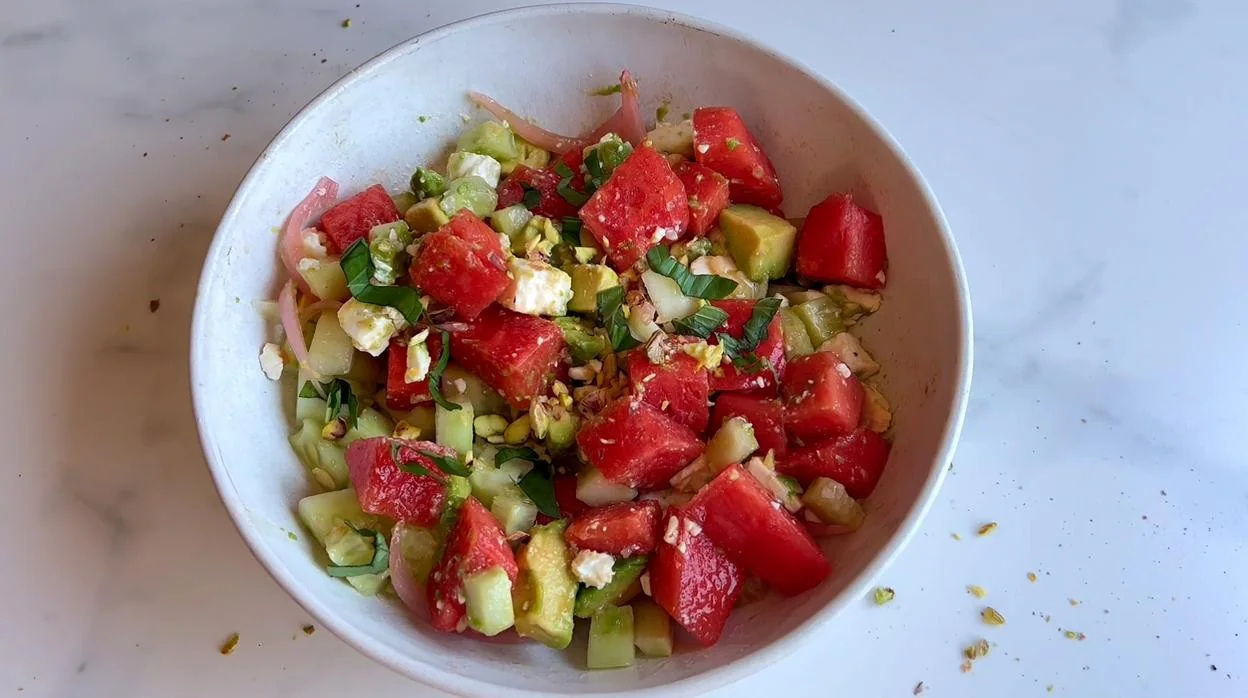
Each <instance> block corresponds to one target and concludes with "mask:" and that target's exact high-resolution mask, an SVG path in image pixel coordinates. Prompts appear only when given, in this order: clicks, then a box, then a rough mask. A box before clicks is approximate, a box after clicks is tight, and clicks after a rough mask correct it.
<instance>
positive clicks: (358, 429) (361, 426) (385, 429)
mask: <svg viewBox="0 0 1248 698" xmlns="http://www.w3.org/2000/svg"><path fill="white" fill-rule="evenodd" d="M393 433H394V422H392V421H391V420H390V418H389V417H387V416H386V415H384V414H382V413H380V412H378V411H377V410H375V409H373V408H371V407H366V408H364V409H362V410H360V418H359V419H358V420H356V422H355V426H354V427H352V428H351V429H348V430H347V435H346V436H344V437H342V445H343V447H344V448H345V447H347V446H350V445H351V444H353V443H355V442H356V441H359V440H360V439H371V438H373V437H375V436H390V435H391V434H393Z"/></svg>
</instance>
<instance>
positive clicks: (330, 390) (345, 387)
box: [299, 378, 360, 429]
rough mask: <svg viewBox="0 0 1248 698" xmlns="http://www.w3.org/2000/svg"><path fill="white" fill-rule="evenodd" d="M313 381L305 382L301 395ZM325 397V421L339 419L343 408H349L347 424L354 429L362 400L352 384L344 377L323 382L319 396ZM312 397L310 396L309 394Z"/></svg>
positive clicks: (357, 421)
mask: <svg viewBox="0 0 1248 698" xmlns="http://www.w3.org/2000/svg"><path fill="white" fill-rule="evenodd" d="M310 385H311V383H310V382H309V383H305V384H304V386H303V390H300V391H299V394H300V396H303V393H304V392H305V391H307V389H308V387H309V386H310ZM322 395H323V396H324V398H325V421H326V422H328V421H331V420H334V419H338V417H339V415H340V413H341V412H342V408H343V407H346V408H347V426H348V427H349V428H351V429H354V428H355V426H356V424H358V423H359V420H360V401H359V400H358V399H357V398H356V397H355V393H354V392H353V391H352V390H351V384H350V383H348V382H347V381H346V380H344V379H342V378H335V379H333V380H332V381H329V382H328V383H321V393H320V395H318V396H317V397H320V396H322ZM307 397H310V396H307Z"/></svg>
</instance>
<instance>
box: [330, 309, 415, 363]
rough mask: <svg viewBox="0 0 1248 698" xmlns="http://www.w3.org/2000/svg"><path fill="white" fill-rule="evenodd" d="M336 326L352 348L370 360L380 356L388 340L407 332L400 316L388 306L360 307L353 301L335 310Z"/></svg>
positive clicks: (401, 315)
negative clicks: (403, 331)
mask: <svg viewBox="0 0 1248 698" xmlns="http://www.w3.org/2000/svg"><path fill="white" fill-rule="evenodd" d="M338 323H339V324H340V325H342V331H343V332H346V333H347V336H348V337H350V338H351V344H352V345H354V346H355V348H356V349H359V350H360V351H362V352H365V353H367V354H369V355H370V356H381V353H382V352H383V351H385V350H386V348H387V347H388V346H390V338H391V337H393V336H394V334H395V333H396V332H399V331H400V330H404V329H406V328H407V320H405V319H404V318H403V314H402V313H400V312H399V311H397V310H395V309H394V308H391V307H390V306H387V305H373V304H371V303H361V302H360V301H358V300H356V299H354V298H352V299H350V300H348V301H347V302H346V303H343V304H342V307H340V308H338Z"/></svg>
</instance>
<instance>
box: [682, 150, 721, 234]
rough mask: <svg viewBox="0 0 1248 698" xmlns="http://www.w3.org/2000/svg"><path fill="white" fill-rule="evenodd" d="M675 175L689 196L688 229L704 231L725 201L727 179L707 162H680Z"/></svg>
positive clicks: (698, 232)
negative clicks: (704, 163) (703, 163)
mask: <svg viewBox="0 0 1248 698" xmlns="http://www.w3.org/2000/svg"><path fill="white" fill-rule="evenodd" d="M676 176H677V177H679V178H680V183H681V184H683V185H684V186H685V194H686V195H687V196H688V197H689V232H691V233H693V234H694V235H705V234H706V231H708V230H710V229H711V228H713V227H715V222H716V221H718V220H719V214H720V212H721V211H723V210H724V207H725V206H727V205H728V179H727V178H726V177H724V176H723V175H721V174H720V173H718V172H716V171H715V170H712V169H711V168H709V167H707V166H706V165H701V164H698V163H696V162H682V163H681V164H680V165H679V166H678V167H677V168H676Z"/></svg>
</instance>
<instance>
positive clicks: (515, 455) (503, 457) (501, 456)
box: [494, 446, 542, 467]
mask: <svg viewBox="0 0 1248 698" xmlns="http://www.w3.org/2000/svg"><path fill="white" fill-rule="evenodd" d="M541 459H542V457H541V456H539V455H537V451H534V450H533V449H531V448H529V447H528V446H504V447H503V448H500V449H498V453H495V454H494V465H495V467H497V466H500V465H502V464H503V463H506V462H507V461H509V460H527V461H529V462H530V463H536V462H538V461H539V460H541Z"/></svg>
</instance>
